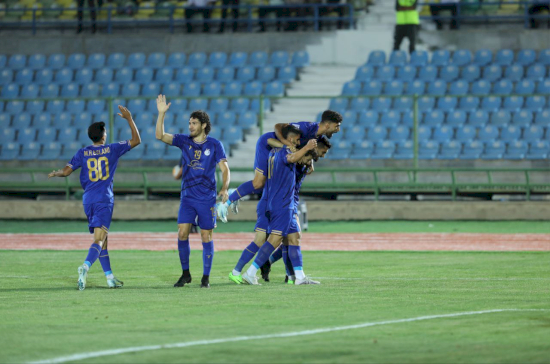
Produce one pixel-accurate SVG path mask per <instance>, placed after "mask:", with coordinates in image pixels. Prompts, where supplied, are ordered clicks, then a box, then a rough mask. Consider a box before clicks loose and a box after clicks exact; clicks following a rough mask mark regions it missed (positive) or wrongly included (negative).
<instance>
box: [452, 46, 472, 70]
mask: <svg viewBox="0 0 550 364" xmlns="http://www.w3.org/2000/svg"><path fill="white" fill-rule="evenodd" d="M451 62H452V64H454V65H456V66H458V67H464V66H466V65H469V64H470V63H471V62H472V53H471V52H470V51H469V50H466V49H460V50H458V51H454V52H453V58H452V60H451Z"/></svg>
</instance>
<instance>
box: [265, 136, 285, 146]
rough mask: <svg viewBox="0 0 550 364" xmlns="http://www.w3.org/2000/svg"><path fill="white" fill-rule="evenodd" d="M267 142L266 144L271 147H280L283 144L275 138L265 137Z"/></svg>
mask: <svg viewBox="0 0 550 364" xmlns="http://www.w3.org/2000/svg"><path fill="white" fill-rule="evenodd" d="M267 144H268V145H269V146H270V147H271V148H282V147H284V146H285V145H284V144H283V143H281V142H280V141H278V140H277V139H273V138H269V139H267Z"/></svg>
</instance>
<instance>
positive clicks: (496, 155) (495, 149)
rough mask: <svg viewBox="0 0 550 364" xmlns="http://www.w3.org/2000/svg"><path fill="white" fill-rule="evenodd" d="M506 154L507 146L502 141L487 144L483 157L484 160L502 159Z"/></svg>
mask: <svg viewBox="0 0 550 364" xmlns="http://www.w3.org/2000/svg"><path fill="white" fill-rule="evenodd" d="M505 152H506V145H505V144H504V143H503V142H501V141H493V142H489V143H486V145H485V150H484V152H483V154H482V155H481V158H482V159H502V156H503V155H504V153H505Z"/></svg>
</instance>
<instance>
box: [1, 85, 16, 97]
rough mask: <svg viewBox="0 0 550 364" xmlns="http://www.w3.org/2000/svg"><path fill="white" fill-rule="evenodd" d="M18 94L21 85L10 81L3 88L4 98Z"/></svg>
mask: <svg viewBox="0 0 550 364" xmlns="http://www.w3.org/2000/svg"><path fill="white" fill-rule="evenodd" d="M17 96H19V86H18V85H16V84H14V83H10V84H9V85H7V86H4V87H3V88H2V98H5V99H14V98H16V97H17Z"/></svg>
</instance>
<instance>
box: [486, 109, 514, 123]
mask: <svg viewBox="0 0 550 364" xmlns="http://www.w3.org/2000/svg"><path fill="white" fill-rule="evenodd" d="M511 121H512V115H511V114H510V112H509V111H507V110H499V111H496V112H493V113H491V118H490V119H489V122H490V123H491V125H493V126H507V125H508V124H510V122H511Z"/></svg>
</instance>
